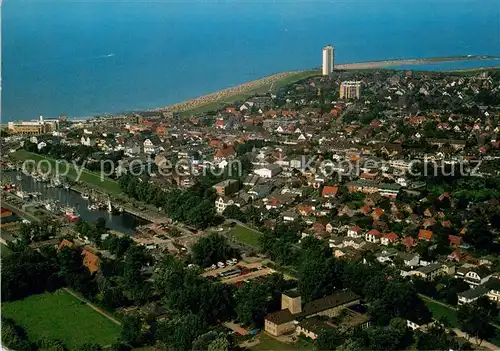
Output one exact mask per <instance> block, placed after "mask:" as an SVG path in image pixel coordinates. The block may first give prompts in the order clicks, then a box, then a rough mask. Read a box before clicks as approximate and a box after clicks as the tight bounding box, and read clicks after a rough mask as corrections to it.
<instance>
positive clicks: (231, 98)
mask: <svg viewBox="0 0 500 351" xmlns="http://www.w3.org/2000/svg"><path fill="white" fill-rule="evenodd" d="M485 60H498V61H499V65H498V66H491V67H488V66H487V67H481V66H479V67H475V68H466V69H456V70H448V71H442V72H448V73H450V72H474V71H484V70H488V69H499V68H500V57H496V56H490V55H467V56H448V57H431V58H414V59H388V60H379V61H366V62H354V63H345V64H337V65H335V68H336V69H338V70H367V69H368V70H369V69H390V68H391V67H393V66H402V65H408V66H419V65H425V64H432V63H445V62H459V61H485ZM320 74H321V71H320V69H319V68H315V69H310V70H298V71H289V72H281V73H274V74H271V75H268V76H266V77H263V78H259V79H256V80H253V81H250V82H246V83H243V84H239V85H236V86H234V87H230V88H226V89H222V90H219V91H216V92H213V93H209V94H205V95H202V96H198V97H194V98H191V99H187V100H184V101H181V102H178V103H174V104H170V105H167V106H162V107H156V108H150V109H140V110H129V111H122V112H112V113H101V114H97V115H92V116H85V117H76V116H75V117H71V116H69V117H68V118H69V119H70V120H88V119H92V118H106V116H109V117H113V116H117V115H124V114H130V113H134V112H142V111H154V112H162V113H163V112H166V113H169V112H170V113H171V112H176V113H180V114H181V115H195V114H199V113H203V112H207V111H210V110H214V109H217V108H220V107H222V106H224V105H227V104H232V103H234V102H235V101H238V100H244V99H246V98H248V97H250V96H252V95H255V94H259V93H260V94H263V93H267V92H273V91H276V90H278V89H279V88H280V87H282V86H284V85H287V84H290V83H293V82H296V81H299V80H302V79H305V78H308V77H311V76H315V75H320ZM0 126H1V127H6V126H7V123H1V124H0Z"/></svg>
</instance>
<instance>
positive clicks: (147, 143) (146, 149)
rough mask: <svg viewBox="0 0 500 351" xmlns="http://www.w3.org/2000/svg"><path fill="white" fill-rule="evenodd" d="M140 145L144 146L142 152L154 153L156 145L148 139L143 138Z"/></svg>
mask: <svg viewBox="0 0 500 351" xmlns="http://www.w3.org/2000/svg"><path fill="white" fill-rule="evenodd" d="M142 145H143V148H144V153H145V154H147V155H151V154H152V153H155V152H156V151H157V147H156V146H155V145H154V144H153V142H152V141H151V140H150V139H146V140H144V143H143V144H142Z"/></svg>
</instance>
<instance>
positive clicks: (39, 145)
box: [36, 141, 47, 150]
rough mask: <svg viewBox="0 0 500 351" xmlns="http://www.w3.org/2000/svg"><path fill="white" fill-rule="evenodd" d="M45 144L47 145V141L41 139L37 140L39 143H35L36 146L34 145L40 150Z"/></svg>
mask: <svg viewBox="0 0 500 351" xmlns="http://www.w3.org/2000/svg"><path fill="white" fill-rule="evenodd" d="M46 146H47V143H46V142H45V141H41V142H39V143H38V144H37V146H36V147H37V148H38V150H41V149H43V148H44V147H46Z"/></svg>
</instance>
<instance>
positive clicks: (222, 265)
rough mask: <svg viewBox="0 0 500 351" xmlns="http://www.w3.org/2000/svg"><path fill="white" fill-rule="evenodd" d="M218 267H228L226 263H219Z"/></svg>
mask: <svg viewBox="0 0 500 351" xmlns="http://www.w3.org/2000/svg"><path fill="white" fill-rule="evenodd" d="M217 267H219V268H224V267H226V265H225V264H224V262H217Z"/></svg>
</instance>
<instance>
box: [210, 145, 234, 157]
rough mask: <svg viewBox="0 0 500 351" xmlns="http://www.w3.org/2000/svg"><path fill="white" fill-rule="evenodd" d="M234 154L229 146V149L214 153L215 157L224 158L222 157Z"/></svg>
mask: <svg viewBox="0 0 500 351" xmlns="http://www.w3.org/2000/svg"><path fill="white" fill-rule="evenodd" d="M234 154H236V152H235V151H234V148H233V147H232V146H229V147H226V148H223V149H219V150H217V152H216V153H215V157H219V158H224V157H229V156H233V155H234Z"/></svg>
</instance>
